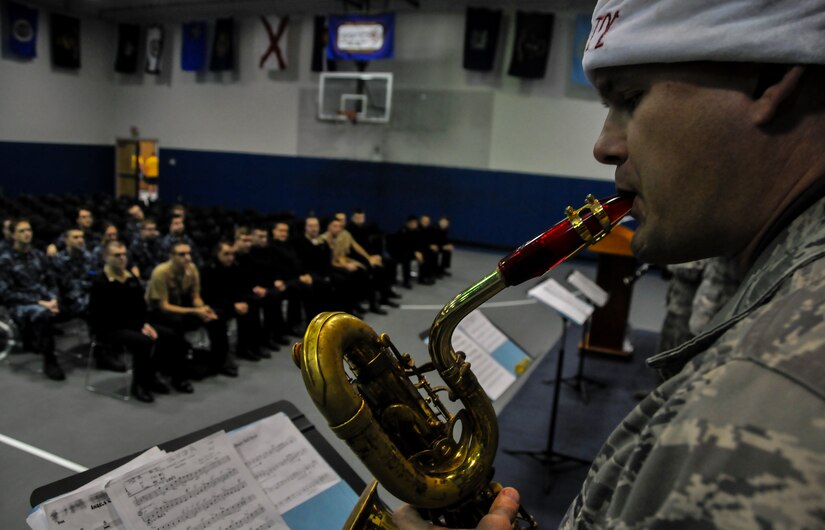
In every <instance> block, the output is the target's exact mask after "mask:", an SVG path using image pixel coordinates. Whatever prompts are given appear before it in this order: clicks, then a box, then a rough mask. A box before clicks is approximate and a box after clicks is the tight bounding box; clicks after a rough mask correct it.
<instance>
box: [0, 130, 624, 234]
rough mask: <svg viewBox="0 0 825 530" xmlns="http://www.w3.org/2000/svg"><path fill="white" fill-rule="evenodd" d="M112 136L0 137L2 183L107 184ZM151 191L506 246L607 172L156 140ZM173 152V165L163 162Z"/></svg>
mask: <svg viewBox="0 0 825 530" xmlns="http://www.w3.org/2000/svg"><path fill="white" fill-rule="evenodd" d="M114 154H115V148H114V146H105V145H92V146H89V145H67V144H45V143H44V144H41V143H22V142H0V156H2V158H1V159H2V160H4V161H5V164H4V167H5V169H4V170H3V175H2V177H0V185H1V186H2V191H3V193H5V194H6V195H9V196H14V195H18V194H20V193H34V194H41V193H65V192H73V193H94V192H109V193H110V192H112V191H113V187H114V166H115V163H114ZM160 157H161V160H160V196H161V199H162V200H163V201H164V202H174V201H178V200H181V201H183V202H185V203H188V204H193V205H197V206H217V205H221V206H225V207H228V208H255V209H257V210H259V211H261V212H273V211H291V212H293V213H294V214H295V215H297V216H305V215H307V213H309V212H310V211H315V213H317V214H318V215H321V216H324V215H328V214H331V213H333V212H336V211H347V212H350V211H352V210H353V209H355V208H364V210H366V212H367V218H368V220H370V221H373V222H376V223H378V224H379V226H381V228H382V229H384V230H385V231H394V230H396V229H397V228H399V227H400V226H401V225H402V223H403V222H404V220H405V219H406V217H407V215H409V214H415V215H419V214H421V213H428V214H430V215H431V216H432V217H433V218H434V220H435V218H437V217H438V216H439V215H442V214H446V215H448V216H450V218H451V219H452V227H451V229H450V233H451V237H452V238H453V239H455V240H458V241H465V242H472V243H479V244H484V245H494V246H503V247H514V246H516V245H518V244H520V243H522V242H524V241H526V240H528V239H530V238H532V237H533V236H535V235H537V234H538V233H540V232H541V231H543V230H545V229H546V228H548V227H550V226H551V225H552V224H554V223H556V222H557V221H559V220H560V219H561V218H562V216H563V211H564V207H565V206H567V205H572V206H574V207H578V206H581V205H582V204H584V197H585V195H587V194H588V193H592V194H593V195H595V196H596V197H603V196H606V195H610V194H612V193H614V185H613V183H612V182H609V181H602V180H593V179H583V178H573V177H561V176H547V175H536V174H528V173H517V172H508V171H491V170H478V169H460V168H450V167H440V166H427V165H412V164H395V163H386V162H361V161H352V160H337V159H325V158H302V157H291V156H272V155H258V154H245V153H228V152H211V151H196V150H189V149H164V148H162V147H161V150H160ZM172 160H174V165H173V164H172V163H171V162H172Z"/></svg>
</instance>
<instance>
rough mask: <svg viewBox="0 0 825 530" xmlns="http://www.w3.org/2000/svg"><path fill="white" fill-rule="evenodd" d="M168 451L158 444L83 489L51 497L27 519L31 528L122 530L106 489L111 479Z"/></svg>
mask: <svg viewBox="0 0 825 530" xmlns="http://www.w3.org/2000/svg"><path fill="white" fill-rule="evenodd" d="M165 454H166V453H165V452H164V451H162V450H160V449H158V448H157V447H153V448H151V449H149V450H148V451H144V452H143V453H141V454H140V455H139V456H137V457H135V458H133V459H132V460H130V461H129V462H127V463H125V464H123V465H122V466H120V467H118V468H116V469H113V470H112V471H110V472H108V473H106V474H105V475H103V476H101V477H98V478H97V479H95V480H93V481H91V482H89V483H88V484H84V485H83V486H81V487H80V488H78V489H76V490H74V491H71V492H69V493H66V494H65V495H61V496H59V497H55V498H54V499H49V500H48V501H46V502H44V503H43V504H42V505H41V506H38V507H37V508H36V509H35V510H34V511H33V512H32V513H31V514H29V517H27V518H26V522H27V523H28V524H29V527H30V528H32V530H56V529H61V530H65V529H81V528H82V529H83V530H120V529H123V528H124V526H123V523H122V522H121V520H120V517H118V515H117V512H115V509H114V507H113V506H112V503H111V501H110V500H109V496H108V495H106V492H105V491H104V490H103V487H104V486H105V484H106V482H108V481H109V480H110V479H111V478H113V477H116V476H118V475H122V474H123V473H126V472H128V471H131V470H133V469H137V468H138V467H140V466H142V465H145V464H147V463H149V462H152V461H154V460H157V459H159V458H161V457H163V455H165Z"/></svg>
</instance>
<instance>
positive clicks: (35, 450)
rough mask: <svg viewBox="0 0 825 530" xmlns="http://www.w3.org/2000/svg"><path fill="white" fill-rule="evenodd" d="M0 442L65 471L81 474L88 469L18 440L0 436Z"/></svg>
mask: <svg viewBox="0 0 825 530" xmlns="http://www.w3.org/2000/svg"><path fill="white" fill-rule="evenodd" d="M0 442H3V443H4V444H6V445H10V446H12V447H14V448H15V449H20V450H21V451H25V452H27V453H29V454H32V455H34V456H37V457H40V458H42V459H43V460H48V461H49V462H52V463H54V464H57V465H59V466H63V467H65V468H66V469H70V470H72V471H75V472H77V473H81V472H83V471H86V470H87V469H89V468H87V467H83V466H81V465H80V464H75V463H74V462H72V461H71V460H66V459H65V458H61V457H59V456H57V455H53V454H51V453H49V452H47V451H44V450H43V449H38V448H37V447H34V446H33V445H29V444H27V443H24V442H21V441H19V440H15V439H14V438H9V437H8V436H5V435H2V434H0Z"/></svg>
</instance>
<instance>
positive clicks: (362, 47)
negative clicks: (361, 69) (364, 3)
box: [327, 13, 395, 61]
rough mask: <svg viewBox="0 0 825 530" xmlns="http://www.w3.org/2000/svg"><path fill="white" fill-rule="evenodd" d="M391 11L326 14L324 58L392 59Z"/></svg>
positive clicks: (393, 30)
mask: <svg viewBox="0 0 825 530" xmlns="http://www.w3.org/2000/svg"><path fill="white" fill-rule="evenodd" d="M394 37H395V15H394V14H392V13H390V14H386V15H344V16H340V17H329V42H328V44H327V59H353V60H356V61H371V60H373V59H392V57H393V51H394V50H393V39H394Z"/></svg>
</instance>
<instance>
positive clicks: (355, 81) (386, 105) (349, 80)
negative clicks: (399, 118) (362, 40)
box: [318, 72, 392, 123]
mask: <svg viewBox="0 0 825 530" xmlns="http://www.w3.org/2000/svg"><path fill="white" fill-rule="evenodd" d="M391 108H392V74H391V73H371V74H366V73H358V72H335V73H322V74H321V78H320V86H319V87H318V119H319V120H323V121H341V122H343V121H347V120H349V121H352V122H356V121H357V122H363V123H389V121H390V110H391Z"/></svg>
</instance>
